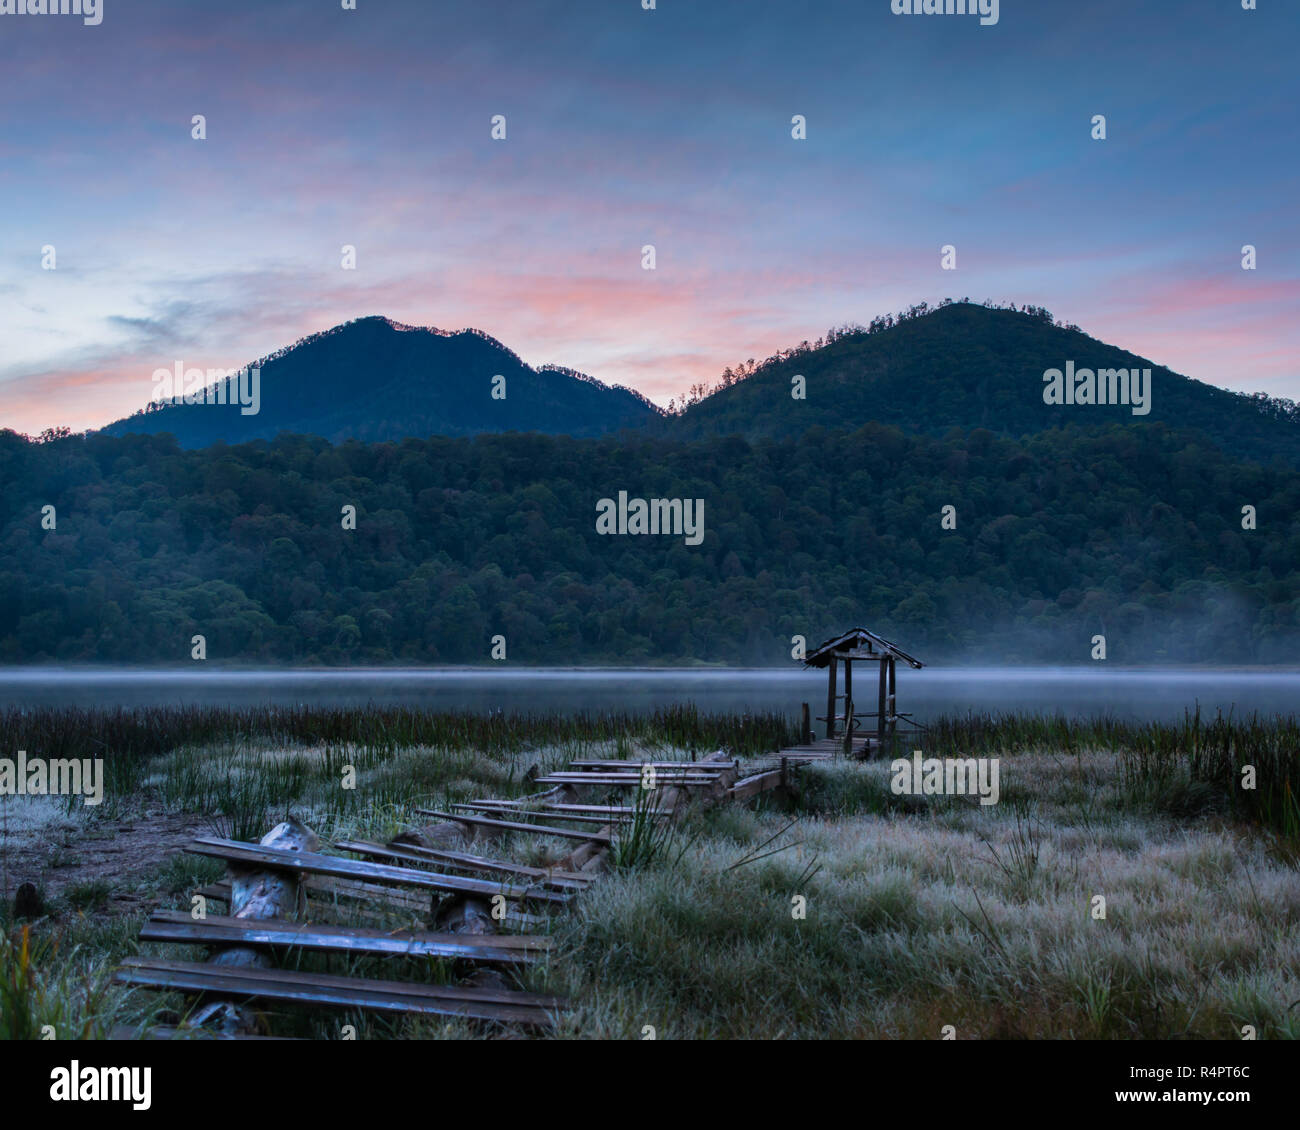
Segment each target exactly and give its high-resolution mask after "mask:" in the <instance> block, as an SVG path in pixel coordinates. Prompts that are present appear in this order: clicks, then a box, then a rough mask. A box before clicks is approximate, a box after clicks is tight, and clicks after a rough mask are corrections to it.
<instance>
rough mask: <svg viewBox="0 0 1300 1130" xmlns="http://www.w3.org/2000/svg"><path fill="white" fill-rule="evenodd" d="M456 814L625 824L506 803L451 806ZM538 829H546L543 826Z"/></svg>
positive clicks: (619, 820)
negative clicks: (495, 814)
mask: <svg viewBox="0 0 1300 1130" xmlns="http://www.w3.org/2000/svg"><path fill="white" fill-rule="evenodd" d="M451 807H452V808H453V809H455V810H456V811H457V812H497V813H500V812H514V813H516V814H518V815H519V816H531V817H533V818H534V819H536V820H560V821H564V820H568V821H569V822H570V823H573V824H622V823H626V821H627V817H624V816H616V817H613V818H611V817H608V816H586V815H583V814H582V813H578V812H550V811H548V810H547V809H545V808H525V807H523V806H522V805H518V804H510V803H509V802H508V801H493V800H483V801H472V802H470V803H469V804H453V805H452V806H451ZM538 826H539V827H543V828H544V827H547V825H545V824H541V825H538Z"/></svg>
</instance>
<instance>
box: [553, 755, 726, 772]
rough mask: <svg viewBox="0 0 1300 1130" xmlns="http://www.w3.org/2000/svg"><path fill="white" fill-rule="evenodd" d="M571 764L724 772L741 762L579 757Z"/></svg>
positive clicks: (625, 769)
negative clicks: (608, 759) (589, 758)
mask: <svg viewBox="0 0 1300 1130" xmlns="http://www.w3.org/2000/svg"><path fill="white" fill-rule="evenodd" d="M569 764H570V765H571V766H573V767H574V768H575V769H615V770H622V771H626V772H638V773H639V772H640V771H641V769H642V768H643V767H644V766H646V765H649V766H652V767H653V768H654V770H655V772H656V773H658V772H660V771H661V770H662V771H666V772H674V771H677V772H682V773H712V772H718V773H722V772H724V771H725V770H727V769H734V768H736V766H737V765H739V764H740V763H739V762H738V761H736V760H734V759H733V760H731V761H708V762H704V761H632V760H626V761H620V760H610V761H592V760H587V759H583V758H579V759H578V760H576V761H570V762H569Z"/></svg>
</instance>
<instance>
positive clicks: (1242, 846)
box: [0, 708, 1300, 1039]
mask: <svg viewBox="0 0 1300 1130" xmlns="http://www.w3.org/2000/svg"><path fill="white" fill-rule="evenodd" d="M24 720H27V721H24ZM32 720H34V722H33V725H34V729H32V730H30V731H28V730H25V729H24V726H25V725H27V722H31V721H32ZM155 724H157V726H158V727H159V729H158V731H157V732H156V733H155V732H153V731H152V730H151V727H152V726H153V725H155ZM79 726H80V727H82V730H79V729H78V727H79ZM6 728H7V730H6ZM795 729H796V727H795V725H794V724H793V723H791V724H789V725H787V724H786V723H785V722H784V721H782V720H781V719H779V718H776V717H774V716H768V717H764V718H754V717H746V716H740V715H727V716H722V717H712V718H710V717H707V716H703V715H699V714H698V713H697V712H694V711H693V710H692V709H689V708H687V709H684V710H682V711H676V712H673V711H669V712H660V713H659V714H657V715H648V716H638V717H632V716H617V717H615V716H601V717H585V716H584V717H582V718H579V719H555V718H543V717H534V718H510V717H507V716H501V715H494V716H491V717H476V716H469V715H453V714H444V715H419V714H417V713H416V712H410V711H402V710H399V711H387V710H380V711H378V712H375V716H374V717H368V716H367V714H366V712H350V711H331V710H292V711H279V710H261V711H209V710H199V711H170V712H166V711H165V712H161V713H160V712H151V711H135V712H131V711H118V712H108V713H101V714H92V713H91V712H74V716H72V717H69V716H68V713H67V712H61V711H47V712H44V713H42V712H30V713H26V714H18V713H16V712H12V711H11V712H9V713H8V714H7V715H0V730H6V739H5V740H7V741H9V742H11V744H14V745H15V746H16V747H17V748H26V749H28V750H29V751H34V750H35V751H39V750H40V749H41V747H40V742H41V741H42V740H48V741H49V742H50V743H52V744H51V745H50V746H49V747H47V749H46V750H45V751H44V752H45V753H47V754H48V755H49V756H72V755H74V753H75V751H76V750H78V749H85V748H90V747H91V746H92V745H93V743H94V742H98V743H101V745H102V747H103V748H105V749H107V750H109V751H110V752H109V753H108V754H107V756H108V757H109V758H110V760H111V759H113V758H115V757H117V756H118V755H119V752H121V751H125V756H126V757H127V759H128V760H130V762H131V768H130V771H129V773H128V772H127V771H125V770H124V771H123V772H124V775H123V776H122V777H121V778H120V780H123V781H131V782H133V789H134V792H133V796H134V798H135V803H137V804H138V805H139V806H141V812H142V813H146V814H147V813H148V812H157V811H158V810H159V809H161V810H162V811H164V812H197V813H206V814H208V815H209V816H211V817H212V818H213V819H214V820H219V821H222V822H223V823H222V825H221V826H222V828H223V829H227V830H228V831H227V833H226V834H231V833H243V834H242V835H235V836H234V838H245V839H256V838H258V837H259V836H260V835H261V834H262V833H263V832H264V831H265V830H266V828H267V827H268V826H269V822H270V821H272V820H274V819H278V818H279V817H280V816H282V815H284V814H286V813H289V812H292V813H293V814H294V815H298V816H300V817H301V818H303V819H305V820H306V821H307V822H308V823H309V824H311V825H312V826H313V827H314V828H315V829H316V830H317V831H318V832H319V834H320V835H321V837H322V840H323V841H325V843H326V844H328V843H329V842H330V841H331V840H337V839H339V838H342V837H345V836H346V837H349V838H352V837H355V838H361V839H375V840H381V841H382V840H387V839H390V838H391V837H392V836H393V835H394V834H395V833H396V832H398V831H400V830H401V829H403V828H405V827H408V826H410V825H411V824H414V823H420V822H422V821H423V818H422V817H420V816H418V815H417V814H416V813H415V809H416V808H418V807H438V808H445V807H446V806H447V805H450V804H453V803H458V802H461V801H465V800H469V799H472V798H474V797H480V796H497V797H521V796H524V795H527V794H528V793H530V792H535V791H536V786H534V785H533V784H532V783H531V780H530V778H529V776H528V770H529V769H530V768H531V767H533V766H536V767H537V768H538V771H539V772H546V771H549V770H551V769H554V768H557V767H559V766H561V765H563V764H565V763H566V762H567V761H569V760H571V759H574V758H581V757H619V758H625V759H627V760H629V761H635V760H636V759H638V758H642V757H646V756H664V757H667V758H670V759H671V758H681V759H683V760H686V759H689V758H691V757H692V756H695V755H698V753H699V752H701V751H711V750H712V749H714V748H718V747H719V746H721V747H725V748H728V749H730V750H732V751H733V752H740V753H743V752H770V751H771V750H772V749H775V748H777V747H778V746H779V745H781V744H782V743H786V742H790V741H793V740H794V738H795V736H796V735H795V734H794V730H795ZM1297 737H1300V735H1297V733H1296V725H1295V723H1294V721H1293V720H1276V721H1274V722H1271V723H1265V722H1262V721H1259V720H1254V719H1252V720H1247V721H1242V720H1227V719H1215V720H1214V721H1212V722H1204V721H1202V720H1201V719H1200V718H1199V716H1198V715H1195V714H1193V715H1189V716H1188V717H1187V718H1186V719H1185V720H1184V722H1183V723H1181V724H1176V725H1162V726H1147V725H1138V724H1129V723H1120V722H1116V721H1114V720H1108V719H1102V720H1096V721H1070V720H1065V719H1050V718H1049V719H1042V718H1025V717H1018V716H1003V717H994V716H987V715H985V716H980V715H969V716H966V717H964V718H960V719H941V720H939V721H938V723H936V724H935V725H933V726H932V727H931V729H930V731H929V733H928V734H927V737H926V742H925V752H926V753H927V754H928V755H932V756H941V757H942V756H963V757H968V756H998V757H1002V758H1005V761H1004V762H1003V764H1002V803H1000V804H998V805H993V806H980V805H978V804H971V803H969V801H968V800H964V799H963V798H953V797H939V796H936V797H908V796H897V795H895V794H894V793H893V792H892V790H891V788H890V781H889V767H888V764H887V763H883V762H874V763H851V762H844V761H840V762H833V763H830V764H826V765H820V766H816V767H809V768H806V769H804V770H802V771H800V774H799V787H798V796H797V798H795V799H793V800H790V801H784V802H782V801H778V800H777V799H776V798H772V797H763V798H759V799H758V800H757V801H756V803H754V804H753V805H752V806H732V805H729V806H722V807H719V808H716V809H713V810H709V811H706V812H704V811H698V810H690V811H688V812H687V813H686V814H685V816H684V818H683V819H682V820H681V821H680V822H678V823H676V824H673V825H662V824H659V823H658V822H656V821H654V820H653V819H651V818H650V816H649V806H650V804H651V801H652V798H653V797H654V795H655V794H654V793H653V792H650V793H644V794H640V795H639V796H638V801H637V802H636V803H637V804H638V805H641V806H643V807H644V812H642V813H638V814H634V819H633V821H632V823H631V825H630V826H629V827H628V828H626V829H624V834H623V836H621V837H619V839H618V840H617V841H616V847H615V849H614V856H613V860H612V862H613V864H614V866H613V867H612V868H611V871H610V872H609V873H608V874H607V875H606V876H604V877H603V878H602V879H601V881H600V882H599V883H596V884H593V885H592V887H591V889H590V890H589V891H588V892H586V893H585V894H584V895H583V897H582V898H581V899H579V900H577V901H576V902H575V903H574V904H572V906H571V908H570V910H569V911H568V912H567V913H564V914H560V915H556V916H555V917H553V918H551V919H550V920H549V927H548V928H549V929H552V930H553V931H554V932H555V934H556V937H557V943H558V950H557V953H556V955H555V956H553V957H552V958H551V959H550V960H549V961H547V962H544V963H542V964H541V965H539V966H538V967H536V968H534V969H530V970H529V971H527V973H526V974H525V975H524V976H523V977H521V978H520V979H519V980H518V982H517V984H518V987H520V988H526V989H530V990H533V991H542V992H558V993H561V994H564V995H568V996H570V997H571V998H572V1000H573V1002H574V1005H575V1008H574V1011H573V1012H572V1013H571V1014H570V1015H568V1016H567V1017H566V1018H565V1019H564V1020H563V1022H562V1024H561V1027H560V1029H559V1032H558V1034H559V1035H561V1036H566V1035H581V1036H584V1037H610V1038H633V1039H635V1038H640V1036H641V1032H642V1029H643V1027H644V1026H645V1025H647V1024H651V1025H654V1026H655V1027H656V1029H657V1032H658V1034H659V1036H660V1037H661V1038H670V1037H675V1036H676V1037H709V1038H725V1037H736V1038H777V1037H803V1038H859V1037H916V1038H926V1039H932V1038H934V1037H935V1036H936V1035H937V1034H938V1032H939V1030H940V1028H941V1027H942V1026H943V1025H944V1024H953V1025H955V1026H956V1027H957V1029H958V1035H959V1038H967V1037H987V1038H999V1037H1007V1038H1035V1039H1039V1038H1071V1037H1086V1038H1104V1039H1149V1038H1190V1037H1198V1038H1215V1039H1230V1038H1236V1037H1237V1036H1238V1035H1239V1033H1240V1028H1241V1026H1243V1025H1245V1024H1251V1025H1254V1026H1255V1027H1256V1028H1257V1030H1258V1032H1259V1033H1260V1035H1261V1037H1262V1038H1295V1037H1297V1036H1300V1007H1296V1006H1295V1002H1296V1001H1298V1000H1300V884H1298V882H1297V873H1296V870H1295V867H1296V856H1295V849H1294V847H1293V846H1291V845H1295V844H1296V843H1297V837H1298V835H1300V809H1298V808H1297V803H1296V796H1297V788H1298V787H1300V783H1298V782H1297V779H1296V773H1297V756H1298V755H1297V752H1296V751H1297V749H1300V741H1297V740H1296V739H1297ZM92 739H93V741H92ZM119 739H121V741H122V743H123V744H122V745H120V746H118V745H116V744H115V743H116V742H117V741H118V740H119ZM733 743H735V744H733ZM903 755H904V756H905V755H906V751H904V754H903ZM1245 764H1250V765H1253V766H1254V767H1255V770H1256V774H1257V778H1258V783H1259V789H1258V790H1257V791H1256V792H1255V793H1254V794H1253V795H1249V796H1248V795H1244V794H1245V792H1246V791H1245V790H1241V789H1240V787H1239V784H1240V781H1241V768H1242V767H1243V765H1245ZM349 770H351V771H352V772H354V773H355V784H356V787H355V788H354V789H348V788H345V787H344V785H343V781H344V779H345V775H346V774H347V773H348V771H349ZM74 817H76V819H74ZM93 818H94V817H92V815H91V814H89V813H80V815H78V812H70V813H63V812H62V811H61V810H60V811H59V812H58V813H56V814H55V815H54V816H51V817H48V818H47V819H48V823H47V824H32V826H31V828H30V829H29V831H33V832H37V833H39V834H41V835H42V836H44V837H45V838H47V839H48V840H49V842H51V844H52V845H54V846H57V848H58V850H59V851H61V852H64V853H66V854H67V855H68V856H69V857H70V858H71V857H73V856H75V853H76V851H77V850H78V849H77V830H78V828H79V827H81V826H82V824H79V823H78V821H82V822H84V821H88V820H92V819H93ZM33 819H34V817H33ZM259 822H260V823H259ZM554 847H555V845H554V842H553V841H547V840H546V839H545V838H543V837H539V836H533V835H528V834H518V835H511V836H510V837H507V838H506V839H504V840H502V841H501V843H500V844H499V845H494V850H499V851H501V852H502V853H503V854H504V855H506V856H509V857H511V858H515V859H518V860H520V861H523V862H533V863H543V862H546V861H547V859H548V858H552V857H553V856H554ZM1288 853H1289V854H1288ZM222 873H223V871H222V867H221V865H220V863H219V862H217V861H213V860H206V859H198V858H196V857H189V856H174V857H171V858H170V859H167V860H163V861H160V862H159V863H158V865H157V866H156V867H155V868H154V869H153V870H152V871H150V872H149V873H148V874H146V875H143V876H142V877H140V878H139V879H138V880H137V886H136V888H135V889H136V892H137V893H138V894H144V895H146V896H149V895H152V896H153V898H154V899H155V900H156V902H157V903H159V904H163V905H167V904H171V905H174V906H176V907H177V908H188V906H189V896H190V894H191V893H192V891H193V890H194V889H195V888H196V887H198V886H202V885H204V884H206V883H208V882H211V881H213V880H214V879H216V878H219V877H220V876H221V874H222ZM73 890H77V891H78V893H77V894H76V895H75V896H74V895H73V893H72V892H73ZM102 894H103V890H102V888H100V887H98V886H97V885H96V884H95V881H94V880H88V881H86V882H85V883H83V884H81V885H80V886H79V887H77V888H72V889H70V890H68V891H66V892H65V896H64V897H63V898H61V899H58V900H55V901H56V912H55V916H54V917H52V918H47V919H44V920H39V921H37V922H35V923H32V924H31V925H30V928H29V930H28V932H27V934H26V935H23V934H22V926H21V925H19V924H15V923H11V922H8V921H7V920H6V921H4V922H3V926H4V931H3V932H4V941H3V948H0V986H3V988H0V992H3V993H4V994H5V995H4V998H3V1004H4V1012H5V1016H6V1018H5V1020H4V1025H5V1031H7V1032H22V1033H27V1034H32V1033H39V1028H40V1024H41V1023H44V1022H47V1020H48V1018H51V1017H53V1018H54V1019H53V1020H49V1022H52V1023H55V1024H56V1026H58V1027H59V1030H60V1033H62V1032H64V1031H69V1032H75V1033H84V1034H87V1035H102V1034H104V1032H106V1031H107V1029H108V1027H109V1026H110V1025H111V1024H112V1023H127V1024H130V1025H133V1026H136V1027H142V1026H147V1025H148V1024H150V1023H154V1022H157V1020H158V1019H159V1018H160V1017H161V1018H164V1019H166V1020H168V1021H169V1022H174V1021H175V1020H177V1019H179V1018H181V1017H182V1016H183V1015H184V1013H185V1010H186V1009H187V1008H188V1005H187V1002H186V1001H185V999H184V998H183V997H181V996H179V995H161V994H153V993H144V992H138V991H137V992H125V991H121V990H118V989H116V988H114V987H112V986H111V985H109V984H108V982H107V976H108V970H110V969H111V967H112V965H113V964H114V963H116V962H117V961H119V960H120V959H121V958H122V957H123V956H126V955H127V954H129V953H132V952H136V951H137V949H138V948H139V943H138V941H137V940H136V939H137V934H138V930H139V926H140V922H141V916H140V915H138V914H128V915H122V914H119V915H116V916H105V915H103V914H100V913H98V912H97V910H96V908H98V907H101V906H102V902H101V895H102ZM1098 894H1100V895H1103V896H1104V897H1105V899H1106V912H1107V916H1106V918H1105V919H1104V920H1097V919H1095V918H1094V917H1093V916H1092V914H1091V913H1090V908H1091V906H1092V900H1093V898H1094V896H1096V895H1098ZM796 896H801V897H802V898H803V899H805V900H806V917H804V918H798V917H795V916H794V915H792V900H793V899H794V898H795V897H796ZM78 902H80V903H82V904H83V905H82V906H81V907H78V906H77V905H76V903H78ZM313 913H314V914H317V915H323V916H325V920H330V921H342V922H349V921H352V922H356V923H357V924H363V925H368V926H375V925H381V926H386V927H388V928H398V927H421V926H423V925H424V921H423V920H422V919H421V918H418V917H417V918H412V917H411V916H410V915H409V914H408V913H405V912H399V911H396V910H394V911H391V912H388V913H386V914H384V915H382V916H381V918H380V919H378V920H376V919H374V918H372V917H369V916H367V915H365V914H364V913H363V912H362V911H361V910H360V909H359V908H357V907H354V906H352V905H350V904H348V903H345V902H338V903H335V904H332V905H331V904H327V903H324V902H316V903H314V904H313ZM24 937H25V939H26V941H25V943H24ZM24 944H26V947H27V948H26V950H25V951H24V950H23V945H24ZM148 952H150V953H154V954H156V955H159V956H170V957H178V958H187V959H191V960H193V959H197V958H198V957H199V956H200V954H201V951H199V950H196V949H194V948H191V947H149V950H148ZM24 953H25V956H24ZM283 962H284V963H285V964H288V965H289V966H290V967H292V968H303V969H323V970H328V971H330V972H334V973H346V972H355V973H357V974H358V975H371V976H377V977H384V978H399V979H400V978H403V977H408V978H419V979H428V978H457V977H459V976H461V974H462V973H463V972H464V970H463V969H460V968H457V967H455V966H453V965H449V964H447V963H443V962H438V963H432V964H430V963H427V962H416V961H398V962H379V961H375V960H374V959H365V960H347V959H343V958H339V957H325V956H322V955H315V954H313V955H308V954H301V953H291V954H287V955H284V957H283ZM269 1014H270V1015H271V1016H272V1023H273V1028H274V1030H275V1031H276V1033H277V1034H283V1035H299V1036H306V1037H312V1038H321V1039H338V1038H340V1036H341V1032H342V1028H343V1025H345V1024H352V1025H354V1026H355V1027H356V1029H357V1034H358V1036H359V1037H360V1038H369V1039H396V1038H425V1039H450V1038H456V1039H460V1038H474V1037H481V1036H485V1035H492V1034H493V1033H492V1031H491V1030H490V1029H485V1028H482V1027H477V1026H474V1025H471V1024H468V1023H464V1022H460V1021H446V1022H443V1021H430V1020H414V1019H411V1018H401V1019H392V1018H389V1019H385V1018H382V1017H375V1016H362V1015H356V1014H321V1013H311V1012H307V1011H299V1010H293V1009H287V1008H276V1009H272V1010H270V1012H269Z"/></svg>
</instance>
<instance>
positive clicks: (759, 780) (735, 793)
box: [727, 769, 781, 800]
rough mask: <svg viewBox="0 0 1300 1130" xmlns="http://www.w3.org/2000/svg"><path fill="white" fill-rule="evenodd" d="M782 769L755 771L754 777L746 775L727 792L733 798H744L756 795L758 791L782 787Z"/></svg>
mask: <svg viewBox="0 0 1300 1130" xmlns="http://www.w3.org/2000/svg"><path fill="white" fill-rule="evenodd" d="M780 786H781V770H780V769H770V770H768V771H767V772H766V773H755V774H754V775H753V776H752V777H745V778H744V779H743V780H740V781H737V782H736V783H735V784H734V785H733V786H732V787H731V788H730V789H729V790H728V792H727V795H728V796H729V797H731V799H732V800H744V799H745V798H746V797H751V796H754V795H755V794H757V793H763V792H767V791H768V790H769V789H776V788H780Z"/></svg>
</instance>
